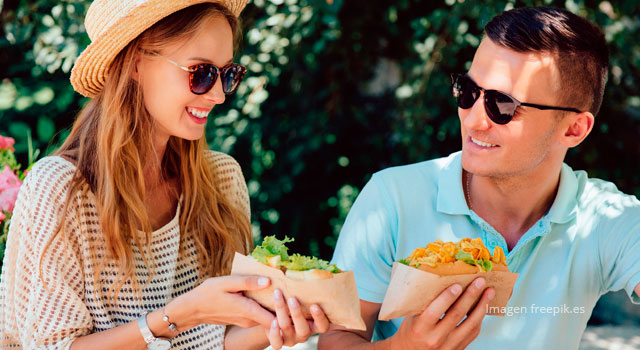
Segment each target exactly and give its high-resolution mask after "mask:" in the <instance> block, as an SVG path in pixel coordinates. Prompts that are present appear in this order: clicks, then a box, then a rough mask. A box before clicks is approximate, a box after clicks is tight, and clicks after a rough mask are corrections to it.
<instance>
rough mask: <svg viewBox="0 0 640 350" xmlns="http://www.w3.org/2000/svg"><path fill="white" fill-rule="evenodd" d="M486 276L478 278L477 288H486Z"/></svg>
mask: <svg viewBox="0 0 640 350" xmlns="http://www.w3.org/2000/svg"><path fill="white" fill-rule="evenodd" d="M484 284H485V283H484V278H478V279H477V280H476V282H475V285H476V288H478V289H482V288H484Z"/></svg>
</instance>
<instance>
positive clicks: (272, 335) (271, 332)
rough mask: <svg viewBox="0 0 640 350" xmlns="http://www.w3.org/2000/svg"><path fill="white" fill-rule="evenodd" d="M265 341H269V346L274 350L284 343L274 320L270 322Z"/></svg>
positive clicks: (277, 349) (276, 321)
mask: <svg viewBox="0 0 640 350" xmlns="http://www.w3.org/2000/svg"><path fill="white" fill-rule="evenodd" d="M266 333H267V339H269V344H271V346H272V347H273V348H274V349H275V350H279V349H280V348H282V345H284V341H283V340H282V336H281V335H280V328H279V327H278V320H276V319H274V320H273V322H271V326H270V327H269V329H268V330H267V331H266Z"/></svg>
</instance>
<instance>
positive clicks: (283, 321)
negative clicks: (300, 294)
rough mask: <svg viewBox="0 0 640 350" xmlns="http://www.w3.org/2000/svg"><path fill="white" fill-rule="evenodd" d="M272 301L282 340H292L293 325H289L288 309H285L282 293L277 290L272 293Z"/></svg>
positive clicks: (293, 333)
mask: <svg viewBox="0 0 640 350" xmlns="http://www.w3.org/2000/svg"><path fill="white" fill-rule="evenodd" d="M273 301H274V307H275V309H276V318H277V319H278V325H279V326H280V329H281V330H282V334H283V335H284V338H285V339H289V338H293V337H294V336H295V329H294V328H293V324H291V319H289V309H288V308H287V304H286V303H285V301H284V297H283V296H282V292H281V291H280V290H279V289H276V290H274V291H273Z"/></svg>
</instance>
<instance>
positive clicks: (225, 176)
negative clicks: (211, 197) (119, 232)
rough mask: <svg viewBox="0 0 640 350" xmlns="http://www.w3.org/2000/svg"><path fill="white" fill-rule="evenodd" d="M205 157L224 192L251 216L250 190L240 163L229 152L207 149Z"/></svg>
mask: <svg viewBox="0 0 640 350" xmlns="http://www.w3.org/2000/svg"><path fill="white" fill-rule="evenodd" d="M204 158H205V160H206V162H207V164H209V166H210V167H211V171H212V173H213V174H214V177H215V179H216V181H217V186H218V188H219V189H220V191H221V192H222V194H223V195H224V196H225V197H227V198H228V199H229V200H230V201H231V202H232V203H234V204H235V205H236V206H237V207H238V208H239V209H240V210H242V211H243V212H245V213H246V214H247V215H248V216H250V215H251V209H250V204H249V202H250V201H249V191H248V190H247V184H246V182H245V180H244V175H243V174H242V169H241V168H240V164H238V162H237V161H236V160H235V159H234V158H233V157H231V156H230V155H228V154H225V153H222V152H216V151H211V150H207V151H205V153H204Z"/></svg>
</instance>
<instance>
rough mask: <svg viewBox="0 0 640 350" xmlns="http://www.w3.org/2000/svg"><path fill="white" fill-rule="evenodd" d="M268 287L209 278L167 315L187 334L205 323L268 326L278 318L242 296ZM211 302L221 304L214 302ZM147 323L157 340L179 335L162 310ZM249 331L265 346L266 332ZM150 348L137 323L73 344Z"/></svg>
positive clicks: (251, 279)
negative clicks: (165, 318)
mask: <svg viewBox="0 0 640 350" xmlns="http://www.w3.org/2000/svg"><path fill="white" fill-rule="evenodd" d="M266 286H268V283H267V284H260V283H259V278H258V277H257V276H248V277H244V276H225V277H215V278H209V279H207V280H205V281H204V282H203V283H202V284H201V285H199V286H198V287H196V288H194V289H193V290H191V291H189V292H187V293H185V294H183V295H181V296H179V297H177V298H175V299H173V300H172V301H171V302H169V303H168V304H167V306H166V307H165V312H166V314H167V316H168V317H169V319H170V320H171V322H173V323H174V324H175V325H176V327H177V328H178V330H179V331H185V330H188V329H191V328H193V327H195V326H197V325H200V324H203V323H212V324H235V325H240V326H242V327H254V326H256V325H260V326H259V327H268V326H269V325H271V322H272V321H273V319H274V317H273V315H272V314H271V313H270V312H269V311H267V310H265V309H263V308H262V307H261V306H260V305H258V304H257V303H256V302H254V301H253V300H251V299H248V298H245V297H244V296H242V295H239V294H240V293H238V292H241V291H243V290H252V289H262V288H265V287H266ZM211 300H217V301H218V302H217V303H211ZM207 306H208V307H207ZM147 324H148V325H149V329H150V330H151V333H153V335H154V336H155V337H158V338H173V337H175V336H176V335H178V332H171V331H170V330H169V327H168V324H167V322H165V321H163V320H162V311H161V310H155V311H153V312H151V313H149V314H148V315H147ZM248 331H249V330H247V332H244V335H245V336H252V338H251V339H250V340H251V341H253V342H254V343H255V344H260V345H262V344H263V343H260V341H261V340H262V339H263V338H264V339H266V337H265V336H264V332H263V334H262V335H260V336H259V337H255V338H254V335H255V334H256V333H255V331H253V332H248ZM258 335H259V334H258ZM256 338H257V339H256ZM247 339H249V338H245V339H243V341H244V342H245V343H246V341H247ZM266 345H268V342H267V344H266ZM266 345H265V346H263V347H262V348H259V347H257V346H258V345H256V349H263V348H265V347H266ZM146 348H147V345H146V343H145V342H144V339H142V335H141V334H140V330H139V329H138V325H137V320H136V321H131V322H129V323H127V324H124V325H121V326H118V327H115V328H111V329H108V330H106V331H102V332H98V333H92V334H89V335H85V336H83V337H80V338H78V339H76V340H75V341H74V342H73V344H72V347H71V350H81V349H92V350H93V349H100V350H110V349H133V350H137V349H140V350H144V349H146Z"/></svg>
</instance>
